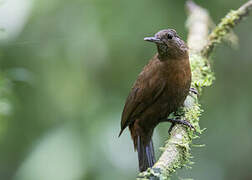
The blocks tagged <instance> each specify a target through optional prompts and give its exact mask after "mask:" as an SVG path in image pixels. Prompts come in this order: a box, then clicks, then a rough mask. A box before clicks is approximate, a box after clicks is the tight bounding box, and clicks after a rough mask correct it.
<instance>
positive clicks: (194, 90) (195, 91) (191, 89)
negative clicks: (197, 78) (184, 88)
mask: <svg viewBox="0 0 252 180" xmlns="http://www.w3.org/2000/svg"><path fill="white" fill-rule="evenodd" d="M190 92H192V93H193V94H196V95H199V93H198V91H197V89H195V88H190Z"/></svg>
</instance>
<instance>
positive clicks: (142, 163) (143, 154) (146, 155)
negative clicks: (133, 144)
mask: <svg viewBox="0 0 252 180" xmlns="http://www.w3.org/2000/svg"><path fill="white" fill-rule="evenodd" d="M137 152H138V162H139V171H140V172H142V171H145V170H146V169H148V168H149V167H152V166H153V165H154V163H155V162H156V160H155V153H154V147H153V142H152V139H151V140H150V142H149V143H148V144H147V145H144V144H143V140H141V137H140V136H138V137H137Z"/></svg>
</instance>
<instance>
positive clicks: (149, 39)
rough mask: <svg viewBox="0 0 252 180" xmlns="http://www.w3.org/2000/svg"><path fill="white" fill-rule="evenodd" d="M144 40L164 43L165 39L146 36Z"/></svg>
mask: <svg viewBox="0 0 252 180" xmlns="http://www.w3.org/2000/svg"><path fill="white" fill-rule="evenodd" d="M144 40H145V41H149V42H154V43H159V44H163V41H161V39H158V38H156V37H146V38H144Z"/></svg>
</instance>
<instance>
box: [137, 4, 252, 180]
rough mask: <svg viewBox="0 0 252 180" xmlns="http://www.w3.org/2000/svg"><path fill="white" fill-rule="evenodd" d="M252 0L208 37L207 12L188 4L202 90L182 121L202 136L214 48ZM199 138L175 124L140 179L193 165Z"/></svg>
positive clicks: (195, 81)
mask: <svg viewBox="0 0 252 180" xmlns="http://www.w3.org/2000/svg"><path fill="white" fill-rule="evenodd" d="M251 7H252V0H250V1H248V2H247V3H246V4H244V5H243V6H241V7H240V8H239V9H238V10H236V11H231V12H230V13H228V14H227V15H226V17H225V18H224V19H222V21H221V23H220V24H219V25H217V26H216V28H215V29H214V30H213V31H212V33H210V35H208V32H209V26H210V23H211V19H210V16H209V14H208V12H207V10H206V9H203V8H202V7H200V6H198V5H196V4H195V3H194V2H193V1H190V0H189V1H187V3H186V8H187V11H188V20H187V27H188V29H189V34H188V40H187V44H188V46H189V48H190V63H191V69H192V84H191V86H192V87H193V88H195V89H196V90H197V91H198V95H195V94H193V93H191V94H190V95H188V97H187V99H186V101H185V106H184V107H183V108H181V109H180V110H179V113H181V119H186V120H188V121H190V123H191V124H192V125H193V126H194V127H195V128H196V131H197V132H198V133H199V134H201V133H202V131H203V130H201V129H200V126H199V117H200V115H201V113H202V111H203V110H202V109H201V107H200V104H199V103H198V97H199V96H200V95H201V93H202V88H203V87H207V86H210V85H212V83H213V81H214V79H215V77H214V73H213V72H212V71H211V67H210V64H209V61H208V57H209V55H210V54H211V53H212V49H213V47H214V46H215V45H216V44H217V43H220V42H222V40H223V38H224V36H225V35H226V34H227V33H228V32H230V30H232V28H233V27H234V26H235V25H237V24H238V23H239V22H240V21H241V20H242V19H243V18H244V17H245V16H247V15H248V12H249V11H250V10H251ZM197 137H198V136H197V135H195V133H194V132H193V131H192V130H191V129H189V128H186V127H184V126H183V125H179V124H177V125H175V126H174V127H173V129H172V131H171V135H170V136H169V137H168V140H167V141H166V143H165V146H164V147H162V148H161V150H162V151H163V153H162V155H161V156H160V158H159V160H158V161H157V162H156V164H155V165H154V166H153V167H152V168H149V169H148V170H147V171H145V172H142V173H140V174H139V176H138V177H137V179H138V180H143V179H151V180H166V179H169V177H170V176H171V173H173V172H175V170H176V169H177V168H182V167H184V166H186V165H187V164H188V163H189V162H190V157H191V154H190V145H191V144H192V140H193V139H194V138H197Z"/></svg>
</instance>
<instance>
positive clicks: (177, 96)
mask: <svg viewBox="0 0 252 180" xmlns="http://www.w3.org/2000/svg"><path fill="white" fill-rule="evenodd" d="M144 40H145V41H148V42H152V43H155V44H156V47H157V53H156V54H155V55H154V57H153V58H152V59H151V60H150V61H149V63H148V64H147V65H145V66H144V68H143V70H142V72H141V73H140V74H139V75H138V77H137V79H136V81H135V83H134V85H133V87H132V89H131V91H130V93H129V95H128V97H127V99H126V102H125V105H124V109H123V112H122V116H121V131H120V133H119V137H120V135H121V134H122V132H123V131H124V129H125V128H126V127H129V130H130V133H131V138H132V140H133V144H134V149H135V150H137V152H138V163H139V171H140V172H142V171H145V170H146V169H148V168H149V167H152V166H153V165H154V164H155V162H156V160H155V153H154V147H153V141H152V135H153V131H154V128H155V127H156V126H157V125H158V124H159V123H161V122H171V123H172V126H173V125H174V124H176V123H179V124H184V125H186V126H189V127H192V125H191V124H190V123H189V122H188V121H186V120H180V119H168V116H169V115H170V114H171V113H173V112H176V111H177V110H178V108H179V107H181V106H183V103H184V101H185V99H186V97H187V95H188V94H189V91H190V86H191V69H190V62H189V54H188V47H187V45H186V43H185V42H184V41H183V40H182V39H181V38H180V37H179V36H178V34H177V32H176V31H175V30H174V29H164V30H161V31H159V32H157V33H156V34H155V35H154V37H146V38H144Z"/></svg>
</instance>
